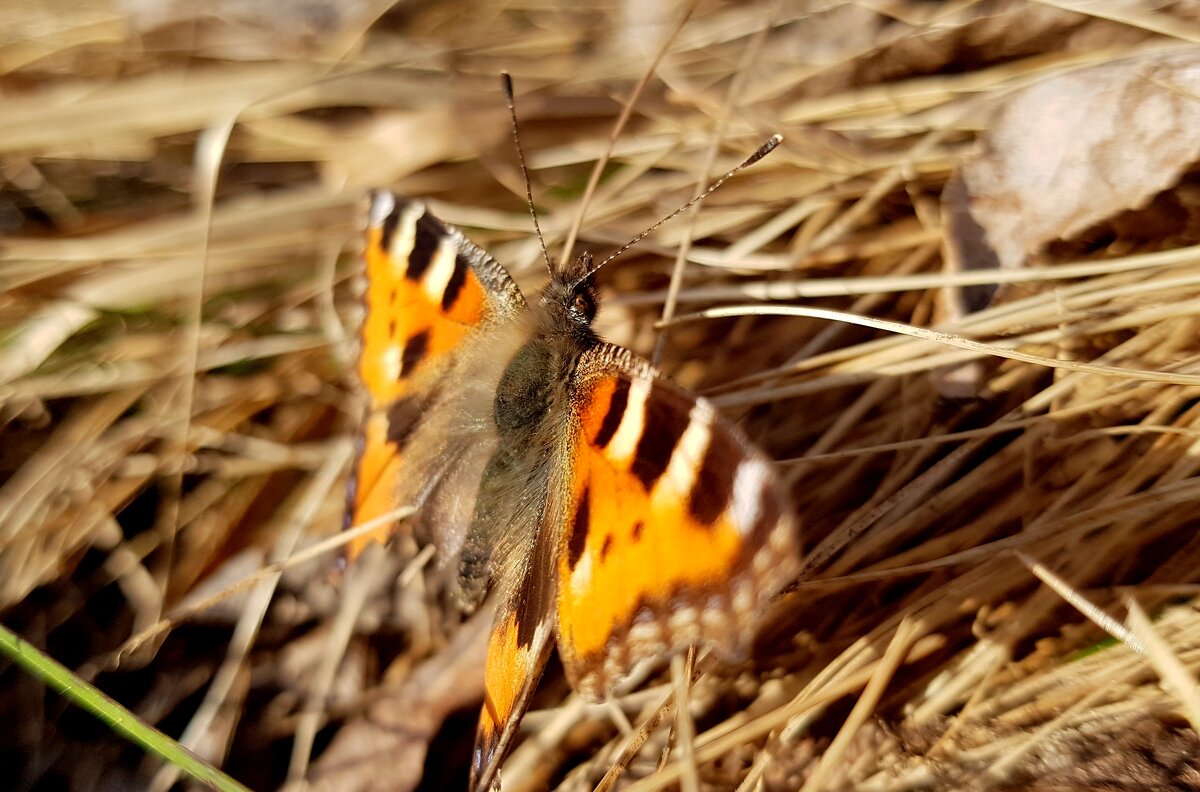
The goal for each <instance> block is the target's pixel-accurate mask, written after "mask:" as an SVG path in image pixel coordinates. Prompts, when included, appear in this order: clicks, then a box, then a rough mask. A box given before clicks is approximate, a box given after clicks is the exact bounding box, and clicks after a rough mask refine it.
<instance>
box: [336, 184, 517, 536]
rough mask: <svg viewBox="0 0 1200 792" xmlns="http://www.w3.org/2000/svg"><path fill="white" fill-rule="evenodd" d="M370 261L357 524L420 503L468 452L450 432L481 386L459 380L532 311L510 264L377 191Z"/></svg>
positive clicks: (382, 530)
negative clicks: (480, 342)
mask: <svg viewBox="0 0 1200 792" xmlns="http://www.w3.org/2000/svg"><path fill="white" fill-rule="evenodd" d="M365 258H366V277H365V287H364V301H365V304H366V312H365V318H364V320H363V323H362V328H361V331H360V348H359V356H358V374H359V377H360V378H361V381H362V383H363V385H364V388H365V390H366V392H367V394H368V405H367V410H366V416H365V418H364V420H363V423H362V433H361V436H360V438H359V447H358V454H357V458H356V461H355V467H354V472H353V475H352V476H351V478H350V482H349V485H348V488H347V522H348V524H353V525H361V524H362V523H364V522H367V521H368V520H372V519H375V518H377V517H379V516H381V515H383V514H386V513H387V512H389V511H391V510H392V509H394V508H396V507H397V506H399V505H406V504H410V505H419V504H417V503H414V501H416V500H420V499H421V498H422V497H423V496H424V495H427V494H428V493H429V492H430V491H431V489H432V488H433V487H435V486H436V484H437V482H438V481H439V480H440V479H441V478H442V477H443V475H445V474H446V473H447V472H448V471H450V470H451V468H454V467H455V465H454V464H453V463H454V462H455V461H458V460H461V458H462V457H463V456H464V454H466V453H467V451H466V450H465V448H466V446H467V445H468V442H467V441H464V440H461V439H460V440H459V441H457V442H455V441H453V440H452V439H451V438H455V437H458V438H461V434H457V435H456V434H455V433H454V432H451V431H450V427H448V426H447V425H446V424H448V423H449V422H450V421H451V420H453V418H452V416H450V415H449V413H451V412H452V408H451V407H450V405H452V404H453V403H454V402H460V403H461V402H462V401H463V394H462V393H461V385H460V384H459V383H462V382H472V381H474V380H473V378H471V377H463V376H461V372H462V370H463V369H464V368H465V367H468V366H469V365H470V360H469V354H468V352H467V350H468V348H469V347H470V346H471V342H472V341H474V340H476V339H477V338H478V337H479V333H480V331H481V330H485V329H495V328H497V327H498V326H501V325H504V324H506V323H508V324H511V323H512V322H513V319H514V318H515V317H516V316H518V315H520V313H521V312H522V311H524V309H525V300H524V298H523V297H522V296H521V292H520V289H518V288H517V285H516V283H514V282H513V280H512V279H511V278H510V277H509V275H508V273H507V272H505V271H504V268H503V267H501V266H500V264H499V263H497V262H496V261H495V260H494V259H493V258H492V257H491V256H489V255H488V254H487V253H486V252H484V251H483V250H481V249H480V248H479V247H477V246H476V245H474V244H473V243H471V242H470V240H468V239H467V238H466V237H465V236H463V235H462V233H460V232H459V231H458V230H457V229H455V228H454V227H452V226H448V225H446V224H445V223H443V222H442V221H441V220H439V219H438V218H436V217H434V216H433V215H432V214H431V213H429V212H428V211H427V210H426V208H425V205H424V204H423V203H421V202H419V201H411V200H407V199H404V198H400V197H397V196H394V195H392V194H391V193H388V192H376V193H374V194H373V196H372V204H371V211H370V220H369V224H368V228H367V239H366V251H365ZM474 379H478V378H474ZM443 407H444V408H446V409H439V408H443ZM439 413H440V414H441V417H440V420H439ZM439 424H441V425H439ZM474 456H475V457H477V458H478V457H482V459H483V460H486V453H484V454H482V455H481V454H475V455H474ZM467 467H468V468H470V470H471V471H472V472H473V473H475V474H477V473H478V470H477V467H473V466H471V465H467ZM406 471H412V475H406V474H405V472H406ZM402 484H405V486H402ZM466 489H469V487H466ZM465 508H466V509H469V506H468V507H465ZM467 517H469V511H467ZM392 528H393V525H391V524H385V525H381V526H380V527H379V528H378V529H377V530H376V531H374V532H372V533H371V534H368V535H365V536H362V537H359V538H357V539H356V540H355V541H354V542H353V543H351V544H350V546H349V547H348V548H347V555H348V556H349V558H350V559H353V558H355V557H356V556H357V555H358V554H359V553H360V552H361V551H362V549H363V548H365V547H366V546H367V545H368V544H369V543H371V542H373V541H384V540H386V539H387V538H388V536H389V535H390V533H391V531H392Z"/></svg>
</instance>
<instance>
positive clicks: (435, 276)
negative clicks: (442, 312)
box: [421, 236, 458, 303]
mask: <svg viewBox="0 0 1200 792" xmlns="http://www.w3.org/2000/svg"><path fill="white" fill-rule="evenodd" d="M457 248H458V246H457V245H455V244H454V240H453V239H451V238H450V237H449V236H444V237H442V240H441V242H439V243H438V249H437V252H436V253H434V255H433V261H432V262H430V265H429V269H427V270H425V277H424V279H422V281H421V286H422V287H423V288H424V289H425V295H426V296H427V297H429V301H430V302H433V303H440V302H441V301H442V296H443V295H444V294H445V293H446V286H447V284H449V283H450V278H451V277H452V276H453V275H454V256H455V255H456V253H457V252H458V251H457Z"/></svg>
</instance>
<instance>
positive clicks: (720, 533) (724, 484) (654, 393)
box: [557, 344, 799, 697]
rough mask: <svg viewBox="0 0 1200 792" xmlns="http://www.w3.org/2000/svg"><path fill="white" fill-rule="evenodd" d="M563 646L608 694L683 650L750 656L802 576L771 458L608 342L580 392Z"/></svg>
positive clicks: (575, 678) (579, 679)
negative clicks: (761, 619) (763, 620)
mask: <svg viewBox="0 0 1200 792" xmlns="http://www.w3.org/2000/svg"><path fill="white" fill-rule="evenodd" d="M570 388H571V399H570V404H571V408H572V412H573V420H572V421H571V424H570V425H571V431H570V437H569V438H568V439H567V440H566V442H565V443H564V446H563V447H564V456H565V458H564V459H563V460H562V467H563V470H565V471H569V472H568V473H567V474H566V476H565V479H564V482H565V484H564V486H565V487H566V488H567V489H568V490H569V496H568V498H567V507H566V508H565V509H564V510H563V513H562V515H561V517H560V519H561V525H560V526H559V540H558V559H557V571H558V615H557V626H558V645H559V653H560V655H561V656H562V658H563V664H564V666H565V668H566V671H567V675H568V678H569V679H570V681H571V684H572V687H574V688H575V689H576V690H579V691H580V692H582V693H585V694H588V695H591V696H592V697H599V696H601V695H602V694H604V693H606V692H609V691H610V690H611V689H612V688H613V687H614V686H616V685H618V684H619V683H620V682H621V681H622V680H623V679H625V678H626V677H627V676H628V675H629V674H630V672H631V671H632V670H633V668H634V667H635V666H636V665H637V664H638V663H639V662H640V661H644V660H648V659H655V658H658V657H660V656H662V655H663V654H664V653H670V652H674V651H678V650H681V649H683V648H685V647H687V646H691V645H699V646H705V645H707V646H711V647H713V648H714V649H716V650H717V651H718V652H719V653H720V654H722V655H724V656H726V657H729V656H734V655H737V654H739V653H741V652H742V651H743V650H744V649H745V647H746V644H747V642H748V640H749V637H750V633H751V631H752V628H753V626H754V617H755V616H756V615H757V613H758V612H759V611H760V610H761V609H762V607H763V605H764V604H765V602H766V600H767V599H768V598H769V597H771V596H773V595H774V594H775V593H777V592H778V590H779V589H780V588H781V587H782V586H783V585H784V584H785V583H786V582H787V581H788V580H790V579H791V578H792V576H793V575H794V574H795V572H796V563H797V562H796V559H797V557H798V543H799V542H798V537H797V535H796V531H795V525H794V522H793V518H792V516H791V510H790V508H789V505H788V499H787V497H786V495H785V494H784V492H783V489H782V487H781V486H780V484H779V482H778V481H777V480H776V478H775V475H774V473H773V472H772V470H771V467H770V465H769V464H768V462H767V460H766V459H765V458H764V457H763V455H762V454H761V453H760V452H759V451H757V450H756V449H755V448H754V447H753V446H751V445H750V444H749V443H748V442H747V441H746V439H745V438H744V437H743V436H742V435H741V433H740V432H738V431H737V430H736V429H735V428H734V427H732V426H731V425H729V424H728V423H727V422H726V421H725V420H724V419H723V418H721V416H720V415H718V414H717V413H716V412H715V410H714V409H713V408H712V406H711V405H709V404H708V403H707V402H706V401H704V400H703V399H698V398H697V397H695V396H692V395H690V394H688V393H687V392H685V391H683V390H681V389H680V388H678V387H677V386H675V385H673V384H672V383H670V382H668V381H667V380H665V379H663V378H662V377H661V376H659V375H658V374H657V372H655V371H654V369H653V368H651V367H650V366H649V364H647V363H645V362H644V361H641V360H639V359H637V358H635V357H634V356H632V355H631V354H630V353H629V352H627V351H625V350H623V349H620V348H617V347H613V346H610V345H607V344H601V345H599V346H597V347H596V348H594V349H593V350H591V351H589V352H588V353H587V354H585V355H584V356H583V358H582V359H581V361H580V364H579V367H578V374H577V376H576V378H575V380H574V381H573V382H572V383H571V386H570Z"/></svg>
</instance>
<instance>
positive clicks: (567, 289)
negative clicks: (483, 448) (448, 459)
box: [457, 255, 600, 609]
mask: <svg viewBox="0 0 1200 792" xmlns="http://www.w3.org/2000/svg"><path fill="white" fill-rule="evenodd" d="M590 263H591V259H590V257H588V256H586V255H585V256H581V257H580V258H579V259H577V260H575V261H574V262H572V264H571V265H570V266H568V267H565V268H562V269H560V270H559V271H556V272H555V273H554V275H553V276H552V277H551V279H550V281H549V283H547V284H546V286H545V287H544V288H543V289H542V291H541V295H540V299H539V300H538V301H537V302H536V303H535V304H533V305H532V306H531V308H532V312H531V313H532V316H531V318H532V326H531V328H530V336H529V340H527V341H526V342H525V343H524V344H523V345H522V346H521V347H520V348H519V349H518V350H517V352H516V353H515V354H513V356H512V358H511V359H510V360H509V361H508V363H507V364H506V366H505V368H504V373H503V374H502V375H501V377H500V381H499V383H498V385H497V387H496V395H495V399H494V401H493V418H494V420H495V426H496V432H497V439H498V443H497V447H496V450H495V452H494V453H493V454H492V457H491V459H490V460H489V462H488V465H487V467H486V469H485V470H484V474H483V478H482V481H481V484H480V492H479V498H478V500H477V502H476V510H475V515H474V518H473V519H472V524H471V526H470V529H469V531H468V534H467V542H466V545H465V547H464V548H463V554H462V557H461V558H460V567H459V580H458V592H457V597H458V599H459V602H460V604H461V605H463V606H465V607H466V608H467V609H471V608H473V607H474V606H475V605H477V604H478V603H479V601H481V599H482V597H483V594H484V592H485V591H486V587H487V582H488V580H489V579H493V578H495V577H496V571H497V566H496V565H497V564H500V565H503V564H504V563H505V559H506V558H523V557H525V556H526V555H527V553H528V552H529V550H530V547H531V545H532V542H533V541H534V534H535V533H536V531H537V529H538V527H539V526H540V524H541V522H542V519H543V518H544V516H545V515H544V514H543V513H542V512H541V511H540V509H538V508H534V507H533V505H534V504H537V506H539V507H540V506H541V505H542V504H544V503H545V501H546V497H547V495H548V489H549V486H550V482H549V473H550V471H549V467H548V465H547V462H548V460H550V459H553V458H554V457H555V454H556V451H557V449H556V447H555V446H556V443H557V441H558V438H560V437H562V434H563V427H562V426H561V425H560V424H561V421H562V420H563V419H564V418H565V416H567V415H569V410H568V409H566V404H565V402H566V401H568V400H569V399H570V398H571V393H570V383H571V382H572V379H573V377H574V374H575V369H576V366H577V365H578V363H579V361H580V359H581V358H582V357H583V355H584V354H585V353H587V351H588V350H590V349H592V348H593V347H594V346H596V345H597V344H598V343H600V341H599V339H598V338H597V337H596V334H595V333H594V332H593V331H592V320H593V319H595V316H596V288H595V284H594V281H593V280H592V278H590V277H587V276H586V273H587V269H588V267H589V266H590ZM514 492H519V493H521V497H517V498H514V497H512V495H511V494H512V493H514Z"/></svg>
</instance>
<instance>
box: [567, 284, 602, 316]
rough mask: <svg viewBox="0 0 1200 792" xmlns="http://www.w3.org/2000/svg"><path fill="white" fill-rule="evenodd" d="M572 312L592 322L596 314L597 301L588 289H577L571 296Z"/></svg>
mask: <svg viewBox="0 0 1200 792" xmlns="http://www.w3.org/2000/svg"><path fill="white" fill-rule="evenodd" d="M571 312H572V313H574V314H576V315H577V316H579V317H580V318H582V319H584V320H586V321H588V322H590V321H591V320H592V319H593V318H594V317H595V315H596V302H595V300H593V299H592V296H591V295H590V294H588V293H587V291H586V290H580V291H577V292H575V295H574V296H573V297H572V298H571Z"/></svg>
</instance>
